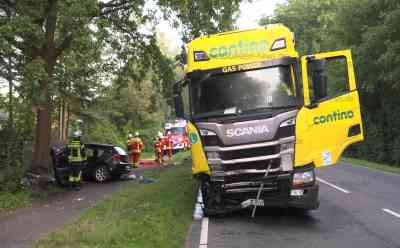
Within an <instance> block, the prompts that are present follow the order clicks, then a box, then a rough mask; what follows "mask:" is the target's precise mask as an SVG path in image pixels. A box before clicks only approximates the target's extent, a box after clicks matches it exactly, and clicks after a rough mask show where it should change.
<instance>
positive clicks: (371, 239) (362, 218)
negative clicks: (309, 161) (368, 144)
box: [186, 163, 400, 248]
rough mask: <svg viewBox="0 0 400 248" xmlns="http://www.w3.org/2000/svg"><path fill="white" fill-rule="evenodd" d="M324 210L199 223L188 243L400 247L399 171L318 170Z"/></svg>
mask: <svg viewBox="0 0 400 248" xmlns="http://www.w3.org/2000/svg"><path fill="white" fill-rule="evenodd" d="M317 176H318V181H319V184H320V201H321V205H320V208H319V209H318V210H316V211H310V212H309V213H301V212H300V211H294V210H293V209H267V208H265V209H261V208H259V209H257V214H256V218H255V219H251V218H250V214H251V213H250V211H242V212H238V213H235V214H231V215H228V216H224V217H218V218H210V219H208V218H203V219H202V220H199V221H194V223H193V225H192V226H191V229H190V231H189V235H188V238H187V243H186V247H187V248H189V247H190V248H191V247H196V248H197V247H200V248H207V247H208V248H223V247H224V248H225V247H226V248H228V247H229V248H236V247H251V248H256V247H274V248H276V247H282V248H283V247H296V248H302V247H304V248H306V247H307V248H313V247H318V248H330V247H343V248H344V247H346V248H347V247H352V248H358V247H360V248H381V247H382V248H383V247H400V175H395V174H391V173H385V172H379V171H375V170H370V169H367V168H364V167H359V166H353V165H348V164H342V163H341V164H338V165H336V166H331V167H327V168H322V169H319V170H318V171H317Z"/></svg>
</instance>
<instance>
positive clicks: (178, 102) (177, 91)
mask: <svg viewBox="0 0 400 248" xmlns="http://www.w3.org/2000/svg"><path fill="white" fill-rule="evenodd" d="M173 94H174V103H175V115H176V117H178V118H184V115H185V114H184V109H183V100H182V81H178V82H176V83H175V84H174V88H173Z"/></svg>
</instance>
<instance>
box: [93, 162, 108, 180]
mask: <svg viewBox="0 0 400 248" xmlns="http://www.w3.org/2000/svg"><path fill="white" fill-rule="evenodd" d="M93 178H94V180H95V181H96V182H98V183H104V182H105V181H107V180H108V179H109V178H110V173H109V172H108V169H107V167H106V166H105V165H100V166H98V167H96V169H94V171H93Z"/></svg>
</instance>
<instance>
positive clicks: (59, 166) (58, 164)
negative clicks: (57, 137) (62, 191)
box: [51, 144, 132, 186]
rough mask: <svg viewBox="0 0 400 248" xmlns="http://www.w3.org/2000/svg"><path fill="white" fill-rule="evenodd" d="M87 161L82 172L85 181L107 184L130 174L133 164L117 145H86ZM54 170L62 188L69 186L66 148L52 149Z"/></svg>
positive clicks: (57, 147)
mask: <svg viewBox="0 0 400 248" xmlns="http://www.w3.org/2000/svg"><path fill="white" fill-rule="evenodd" d="M85 148H86V157H87V161H86V163H85V166H84V167H83V170H82V178H83V180H86V181H87V180H95V181H96V182H100V183H102V182H105V181H108V180H110V179H113V178H119V177H121V175H123V174H126V173H129V172H130V170H131V168H132V164H130V163H129V162H128V154H127V153H126V151H125V150H124V149H122V148H121V147H119V146H116V145H105V144H85ZM51 157H52V160H53V169H54V175H55V178H56V181H57V183H58V184H59V185H61V186H66V185H67V184H68V175H69V167H68V156H67V149H66V147H65V146H64V147H63V146H53V147H52V148H51Z"/></svg>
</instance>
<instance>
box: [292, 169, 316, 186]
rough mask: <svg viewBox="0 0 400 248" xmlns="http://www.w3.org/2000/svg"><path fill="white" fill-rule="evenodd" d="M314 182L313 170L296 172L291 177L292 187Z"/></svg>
mask: <svg viewBox="0 0 400 248" xmlns="http://www.w3.org/2000/svg"><path fill="white" fill-rule="evenodd" d="M312 182H314V170H309V171H302V172H296V173H294V175H293V186H300V185H304V184H307V183H312Z"/></svg>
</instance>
